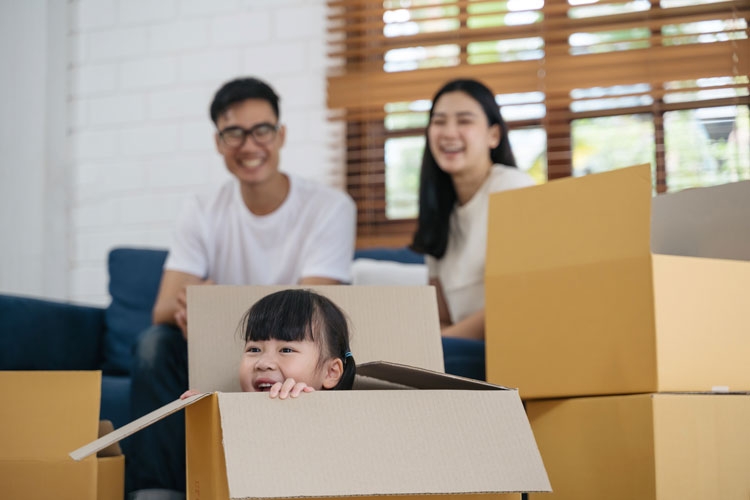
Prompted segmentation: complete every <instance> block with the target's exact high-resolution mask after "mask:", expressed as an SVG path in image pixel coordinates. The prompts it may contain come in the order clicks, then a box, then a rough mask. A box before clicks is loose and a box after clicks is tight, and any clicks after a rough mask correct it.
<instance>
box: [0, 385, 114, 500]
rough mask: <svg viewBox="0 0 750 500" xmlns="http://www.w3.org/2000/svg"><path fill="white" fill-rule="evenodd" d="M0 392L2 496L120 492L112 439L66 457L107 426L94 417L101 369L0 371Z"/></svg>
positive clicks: (79, 496)
mask: <svg viewBox="0 0 750 500" xmlns="http://www.w3.org/2000/svg"><path fill="white" fill-rule="evenodd" d="M0 394H2V397H3V403H2V404H1V405H0V443H2V444H0V485H2V486H0V490H1V491H2V494H1V495H0V496H2V498H56V499H60V500H68V499H70V500H104V499H110V498H117V496H116V495H117V494H118V493H119V495H120V498H122V491H123V481H124V469H125V459H124V457H123V456H122V454H121V452H120V449H119V447H118V446H117V445H114V446H113V447H109V448H106V449H103V450H102V451H101V453H99V454H98V458H94V457H91V458H90V459H89V460H84V461H83V462H74V461H72V460H71V459H70V458H69V457H68V452H69V451H70V450H71V449H72V448H73V447H75V446H80V444H81V443H85V442H87V441H91V440H93V439H96V436H101V435H103V434H104V433H106V432H108V431H109V430H111V429H112V423H111V422H109V421H99V401H100V394H101V372H98V371H44V370H33V371H0ZM97 431H98V432H97Z"/></svg>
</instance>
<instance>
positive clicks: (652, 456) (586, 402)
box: [526, 393, 750, 500]
mask: <svg viewBox="0 0 750 500" xmlns="http://www.w3.org/2000/svg"><path fill="white" fill-rule="evenodd" d="M526 409H527V412H528V415H529V420H530V421H531V426H532V429H533V431H534V435H535V437H536V439H537V443H538V444H539V449H540V451H541V453H542V457H543V458H544V462H545V465H546V466H547V471H548V473H549V477H550V482H551V483H552V487H553V488H554V493H553V494H552V495H549V494H546V495H531V498H532V499H537V498H538V499H540V500H542V499H546V498H552V499H554V500H566V499H570V500H573V499H575V500H588V499H592V500H593V499H596V500H599V499H602V498H606V499H608V500H632V499H634V498H637V499H639V500H705V499H707V498H716V499H719V498H720V499H722V500H746V499H747V498H750V426H748V422H750V395H747V394H744V395H737V394H710V395H707V394H669V393H661V394H639V395H628V396H599V397H585V398H571V399H559V400H540V401H528V402H527V403H526Z"/></svg>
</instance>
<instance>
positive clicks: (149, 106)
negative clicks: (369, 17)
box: [0, 0, 343, 304]
mask: <svg viewBox="0 0 750 500" xmlns="http://www.w3.org/2000/svg"><path fill="white" fill-rule="evenodd" d="M55 1H62V0H48V2H46V3H45V2H44V1H43V0H36V2H35V4H34V5H41V7H39V8H44V6H45V5H48V4H50V3H55ZM63 3H64V5H66V7H65V8H66V9H67V14H68V21H67V22H68V23H69V32H68V37H67V45H68V49H69V51H68V57H67V59H68V68H69V69H68V76H69V81H68V85H69V92H68V94H69V95H68V107H67V114H68V131H67V132H68V134H67V146H68V147H69V148H70V161H69V170H70V176H69V179H70V191H69V193H70V194H69V207H70V210H69V215H68V216H66V222H65V225H66V226H67V234H66V237H67V239H68V240H69V242H70V246H69V248H70V252H69V256H68V257H67V268H68V269H67V271H68V272H67V273H66V276H65V277H64V278H60V279H61V280H62V281H67V285H66V286H65V296H66V298H68V299H71V300H75V301H79V302H86V303H102V304H104V303H106V302H107V301H108V294H107V292H106V287H107V272H106V255H107V252H108V250H109V249H111V248H112V247H115V246H148V247H167V246H168V245H169V242H170V239H171V231H172V226H173V221H174V219H175V217H176V214H177V211H178V210H179V208H180V206H181V203H182V201H183V199H184V197H185V195H186V194H187V193H189V192H192V191H194V190H196V189H205V186H206V185H211V184H217V183H219V182H221V181H223V180H224V179H226V178H227V175H228V174H227V173H226V172H225V170H224V166H223V163H222V162H221V161H220V158H219V157H218V155H217V154H216V152H215V151H214V145H213V136H212V134H213V128H212V124H211V122H210V119H209V117H208V106H209V103H210V100H211V98H212V96H213V93H214V92H215V91H216V89H217V88H218V87H219V86H220V85H221V84H222V83H223V82H224V81H226V80H228V79H230V78H233V77H236V76H240V75H254V76H258V77H260V78H262V79H264V80H266V81H268V82H269V83H270V84H271V85H272V86H273V87H274V88H275V89H276V90H277V92H278V93H279V94H280V96H281V120H282V122H283V123H285V124H286V125H287V128H288V134H287V142H286V146H285V147H284V149H283V150H282V156H281V158H282V160H281V161H282V169H284V170H287V171H290V172H294V173H297V174H299V175H303V176H306V177H313V178H317V179H319V180H321V181H323V182H326V183H328V184H331V185H336V186H341V185H342V184H343V166H342V164H341V162H340V160H339V159H337V158H338V157H340V154H339V153H340V149H338V150H337V149H335V148H334V149H332V145H333V144H336V141H337V137H338V136H334V135H332V134H335V133H336V134H337V133H339V132H340V131H339V130H335V129H334V128H332V127H330V126H329V125H327V124H326V107H325V65H326V59H325V2H324V1H323V0H158V1H153V0H70V1H69V2H67V3H65V2H63ZM6 4H8V5H6ZM27 5H30V4H27V3H26V2H20V1H10V2H7V1H6V2H4V3H3V7H2V9H3V12H2V13H3V15H2V18H3V28H6V29H7V27H6V24H8V25H9V27H14V29H15V30H16V31H15V32H13V33H15V34H18V32H19V30H23V29H24V28H23V27H22V26H21V27H18V26H17V25H16V24H15V23H14V22H13V21H6V20H5V19H6V17H7V16H6V15H5V14H6V12H5V11H6V10H11V11H19V10H23V11H28V10H31V7H30V6H27ZM22 6H23V7H22ZM15 13H16V12H13V14H15ZM35 28H36V29H37V31H38V28H39V26H35ZM47 31H48V32H49V29H48V30H47ZM13 33H11V34H6V33H5V29H3V35H2V36H3V46H4V47H5V46H6V45H7V44H8V43H11V42H12V45H13V48H14V50H19V51H23V53H22V55H21V57H25V56H27V54H26V52H30V51H32V50H33V52H34V53H37V52H39V49H35V48H34V47H32V48H31V49H29V48H27V47H26V46H25V44H19V43H18V38H17V37H16V38H14V37H13V36H12V35H13ZM37 35H39V36H38V37H37V36H34V37H28V38H26V37H25V38H24V39H25V40H36V39H37V38H39V37H41V38H42V39H43V38H44V33H37ZM34 43H37V42H34ZM2 54H3V58H2V59H1V60H0V62H3V63H5V61H7V60H9V56H6V54H5V52H3V53H2ZM48 54H49V52H48ZM37 59H39V58H37ZM42 59H43V58H42ZM49 65H50V61H47V67H49ZM33 69H34V71H35V72H36V73H34V75H36V74H37V73H41V72H43V71H44V64H42V61H36V64H35V65H34V67H33ZM29 72H30V73H31V70H29ZM27 80H28V81H27V82H25V83H24V85H25V86H26V87H28V86H29V83H31V82H30V81H31V80H32V78H31V77H29V78H27ZM58 83H59V85H62V86H64V81H63V82H58ZM2 84H3V85H4V86H7V85H8V84H6V83H5V77H4V79H3V80H2ZM37 86H38V85H37ZM37 90H38V89H36V88H35V89H34V91H35V92H37ZM3 104H5V103H3ZM37 104H38V105H40V106H43V103H37ZM24 108H25V106H24V104H23V103H18V104H17V106H16V108H14V111H16V112H17V113H20V114H21V115H23V113H26V114H28V113H29V111H30V110H28V109H24ZM33 111H34V112H35V116H36V115H41V114H42V113H43V111H39V110H33ZM3 114H4V116H3V117H2V119H0V120H2V123H3V125H2V127H3V141H5V128H6V126H7V125H8V122H10V124H11V125H13V126H16V125H17V122H16V120H13V121H10V120H9V117H8V113H3ZM30 120H33V123H34V124H38V123H40V122H42V121H41V120H39V119H38V117H37V118H30ZM31 130H33V128H32V129H31ZM32 135H33V133H32ZM24 138H26V134H24ZM36 140H39V138H38V137H37V138H36ZM42 142H45V141H42ZM3 146H5V144H4V142H3ZM4 149H5V148H3V151H4ZM17 149H18V152H16V153H14V154H15V155H16V156H17V157H18V159H21V154H27V155H31V156H33V158H30V159H28V160H26V161H25V162H24V163H25V164H29V162H31V163H32V164H33V168H31V169H30V171H29V172H24V174H23V177H24V178H18V177H19V176H18V174H15V173H14V175H13V176H12V177H10V183H7V185H6V182H5V176H6V174H5V170H6V168H5V165H6V164H7V163H8V160H7V159H6V155H5V153H4V152H3V153H2V158H3V164H4V167H3V186H2V187H0V194H2V195H3V196H2V198H5V196H4V195H5V194H8V193H10V194H14V195H17V196H27V195H26V193H25V188H24V187H23V186H24V184H27V183H29V182H30V181H33V182H31V183H32V184H34V185H36V184H37V183H44V182H49V181H51V180H53V178H52V176H51V175H50V174H49V173H48V172H47V171H46V169H45V160H44V159H43V158H42V157H40V154H41V153H40V152H39V151H38V150H34V149H29V150H27V148H17ZM10 163H11V164H12V165H17V164H18V163H19V162H18V161H11V162H10ZM13 172H15V171H13ZM54 184H55V187H56V188H57V189H59V190H64V189H65V188H64V186H62V185H60V186H58V185H57V183H56V182H55V183H54ZM33 191H34V192H33V193H32V195H33V196H30V198H32V199H34V200H36V199H38V198H40V197H41V195H40V192H39V190H38V189H35V190H33ZM29 205H30V208H29V209H28V210H27V211H25V212H24V213H22V214H17V215H19V216H20V220H19V221H12V220H10V219H11V217H6V216H5V215H3V219H2V227H3V235H4V236H3V239H4V240H5V235H6V234H7V233H8V231H7V230H6V229H5V228H6V227H9V228H11V229H12V230H17V229H18V228H19V227H22V226H26V225H27V224H28V225H30V226H33V227H35V228H36V227H37V226H39V225H40V224H43V223H44V221H45V216H46V215H48V214H47V213H45V209H43V208H40V201H34V202H33V203H31V202H30V203H29ZM6 206H7V202H4V204H3V213H4V214H5V209H6ZM40 212H41V213H40ZM47 212H49V211H47ZM6 219H8V220H7V221H6ZM6 224H7V226H6ZM42 232H43V231H40V230H39V229H35V231H34V233H35V234H39V233H42ZM36 239H37V240H39V239H40V238H39V237H38V236H37V237H36ZM32 243H33V244H34V245H36V246H39V245H40V243H41V242H40V241H34V242H32ZM2 247H5V244H3V245H2ZM21 247H22V245H20V244H15V245H13V248H12V249H11V250H13V249H19V248H21ZM14 252H15V253H13V254H11V253H10V252H8V251H6V250H5V249H4V248H2V249H0V261H6V260H7V259H8V257H14V256H15V254H18V253H19V252H18V251H15V250H14ZM38 263H39V257H31V258H28V259H26V260H17V264H16V267H17V269H18V272H17V275H18V277H19V278H20V280H21V281H24V280H28V281H33V282H34V286H31V287H30V288H28V291H29V292H31V293H34V294H38V295H48V293H47V291H46V289H45V288H44V286H42V284H43V282H44V281H45V280H46V278H47V275H46V274H45V273H44V272H40V269H39V266H37V265H36V264H38ZM2 276H3V283H4V281H5V280H4V274H3V275H2ZM2 286H3V288H4V289H5V290H18V291H20V290H22V288H21V287H20V286H17V283H13V284H12V285H11V286H8V287H6V286H5V285H4V284H3V285H2Z"/></svg>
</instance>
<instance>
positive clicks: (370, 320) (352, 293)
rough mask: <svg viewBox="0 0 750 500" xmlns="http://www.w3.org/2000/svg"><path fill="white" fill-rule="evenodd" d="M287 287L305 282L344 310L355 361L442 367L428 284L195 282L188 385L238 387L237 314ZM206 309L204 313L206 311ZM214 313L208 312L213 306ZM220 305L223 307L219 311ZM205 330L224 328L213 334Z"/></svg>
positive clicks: (240, 346)
mask: <svg viewBox="0 0 750 500" xmlns="http://www.w3.org/2000/svg"><path fill="white" fill-rule="evenodd" d="M285 288H309V289H312V290H315V291H317V292H319V293H321V294H323V295H325V296H326V297H328V298H330V299H331V300H332V301H333V302H334V303H336V304H338V306H339V307H340V308H341V309H342V310H343V311H345V313H346V315H347V316H348V318H349V321H350V325H351V326H352V328H351V332H350V336H351V350H352V352H353V353H354V359H356V360H357V363H358V364H361V363H366V362H368V361H381V360H387V361H393V362H396V363H401V364H405V365H410V366H416V367H420V368H427V369H428V370H433V371H438V372H442V371H443V348H442V344H441V342H440V337H439V336H437V335H436V332H439V331H440V323H439V319H438V313H437V302H436V300H435V289H434V288H433V287H428V286H413V287H412V286H393V287H382V286H346V287H342V286H311V287H281V286H212V287H205V286H194V287H190V288H189V290H188V295H189V297H188V300H189V301H191V302H193V301H197V302H198V303H199V304H200V307H197V308H192V307H190V308H188V325H189V327H188V328H189V334H188V335H189V338H190V341H189V342H188V349H189V353H188V363H189V365H190V367H189V374H190V387H193V388H200V389H201V390H206V391H224V392H236V391H239V390H240V386H239V381H238V379H237V370H238V369H239V364H240V359H241V356H240V355H241V353H242V352H243V348H244V345H245V344H244V341H243V340H242V337H241V335H240V332H239V323H240V320H241V318H242V316H243V314H245V312H246V311H247V310H248V308H249V307H250V306H252V305H253V304H254V303H255V302H257V301H258V300H259V299H261V298H262V297H264V296H265V295H268V294H269V293H273V292H276V291H278V290H283V289H285ZM207 311H208V313H207ZM214 311H215V312H216V313H212V312H214ZM218 311H221V313H220V314H219V313H218ZM205 332H227V333H228V335H227V336H224V337H222V338H221V339H217V336H216V335H212V334H211V333H205Z"/></svg>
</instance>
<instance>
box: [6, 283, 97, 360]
mask: <svg viewBox="0 0 750 500" xmlns="http://www.w3.org/2000/svg"><path fill="white" fill-rule="evenodd" d="M103 334H104V309H103V308H100V307H90V306H82V305H75V304H69V303H64V302H55V301H51V300H44V299H34V298H30V297H20V296H14V295H0V370H98V369H100V366H101V359H102V354H101V352H102V336H103Z"/></svg>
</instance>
